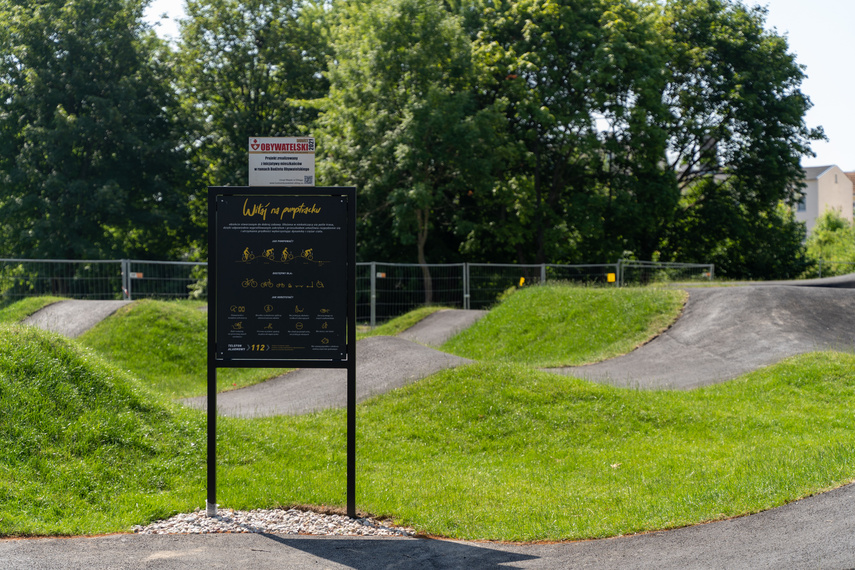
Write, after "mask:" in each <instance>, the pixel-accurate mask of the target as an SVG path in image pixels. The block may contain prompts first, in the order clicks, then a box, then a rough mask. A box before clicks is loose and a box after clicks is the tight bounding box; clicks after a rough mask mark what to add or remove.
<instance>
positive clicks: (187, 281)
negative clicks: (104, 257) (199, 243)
mask: <svg viewBox="0 0 855 570" xmlns="http://www.w3.org/2000/svg"><path fill="white" fill-rule="evenodd" d="M122 265H123V269H122V276H123V290H124V294H125V298H127V299H143V298H149V299H150V298H157V299H182V298H183V299H186V298H197V299H205V298H206V297H207V294H208V264H207V263H192V262H180V261H139V260H129V261H124V262H122Z"/></svg>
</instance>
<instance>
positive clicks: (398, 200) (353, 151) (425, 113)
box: [319, 0, 495, 303]
mask: <svg viewBox="0 0 855 570" xmlns="http://www.w3.org/2000/svg"><path fill="white" fill-rule="evenodd" d="M339 8H340V12H339V13H338V15H337V25H336V27H335V31H334V34H333V46H334V51H335V63H334V65H332V66H331V67H330V70H329V79H330V93H329V97H328V99H327V100H326V101H325V102H324V106H323V108H324V111H323V113H322V116H321V117H320V120H319V125H320V129H319V136H320V137H321V144H320V147H321V148H322V151H323V152H324V160H323V162H322V164H321V168H322V172H323V173H324V176H325V180H326V181H329V182H331V183H342V184H354V185H356V187H357V188H358V190H359V208H360V211H361V214H360V222H361V223H360V228H359V236H360V237H359V240H360V253H361V256H362V257H363V258H364V257H371V256H374V255H378V256H382V258H383V259H390V258H391V259H395V258H396V257H397V258H399V259H403V260H411V259H412V257H413V254H415V258H416V260H417V261H418V263H419V264H421V266H422V269H423V275H424V282H425V290H426V302H428V303H429V302H431V300H432V297H431V275H430V271H429V270H428V267H427V265H426V264H427V260H428V252H429V251H431V250H432V251H433V252H435V257H436V259H434V261H446V260H448V258H449V257H451V256H454V255H455V253H456V252H455V249H456V248H455V246H454V243H455V241H454V240H455V236H457V235H458V233H459V232H460V231H462V230H461V229H460V227H458V222H459V219H458V211H459V209H460V208H461V207H463V206H461V204H463V203H465V202H466V201H467V200H468V199H469V197H470V195H471V194H473V193H474V192H476V191H478V189H479V188H480V187H483V186H484V184H485V179H486V178H487V177H488V176H489V174H490V170H491V167H492V161H493V160H494V155H493V150H494V149H493V148H492V147H491V144H490V141H491V138H490V137H491V133H492V131H493V128H494V127H493V124H492V121H493V120H494V118H495V116H494V114H493V113H492V112H491V110H490V109H489V108H488V109H481V108H479V107H478V105H477V101H476V99H475V96H474V94H473V92H472V89H471V81H472V73H473V68H472V63H471V54H470V42H469V39H468V37H467V36H466V34H465V33H464V32H463V29H462V27H461V24H460V19H459V18H458V17H456V16H454V15H452V14H451V13H450V12H448V11H447V10H446V9H445V8H444V7H443V5H442V4H441V3H440V2H437V1H435V0H393V1H386V0H375V1H371V2H358V3H344V4H341V5H339ZM437 236H438V237H437ZM457 239H458V240H459V238H457ZM443 243H448V244H451V245H450V246H449V247H448V248H447V249H445V250H444V251H443V245H442V244H443ZM408 252H412V253H408Z"/></svg>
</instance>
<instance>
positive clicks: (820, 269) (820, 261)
mask: <svg viewBox="0 0 855 570" xmlns="http://www.w3.org/2000/svg"><path fill="white" fill-rule="evenodd" d="M819 278H820V279H822V258H821V257H820V258H819Z"/></svg>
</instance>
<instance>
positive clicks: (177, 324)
mask: <svg viewBox="0 0 855 570" xmlns="http://www.w3.org/2000/svg"><path fill="white" fill-rule="evenodd" d="M206 306H207V304H206V303H205V302H203V301H150V300H143V301H137V302H135V303H133V304H131V305H126V306H125V307H122V308H121V309H119V311H117V312H116V314H115V315H113V316H112V317H111V318H108V319H105V320H104V321H102V322H100V323H99V324H98V325H96V326H95V327H93V328H92V329H90V330H88V331H86V332H85V333H84V334H83V335H81V336H80V338H79V339H78V340H79V341H80V342H81V343H82V344H83V345H85V346H88V347H90V348H92V349H94V350H96V351H97V352H98V353H100V354H101V355H103V356H105V357H106V358H107V359H108V360H110V361H112V362H113V363H114V364H116V365H117V366H119V367H120V368H123V369H125V370H128V371H130V372H131V373H132V374H134V375H135V376H137V377H138V378H140V379H141V380H143V382H145V383H146V384H147V385H148V386H150V387H151V388H152V389H154V390H155V391H157V392H159V393H162V394H165V395H167V396H170V397H173V398H182V397H191V396H202V395H204V394H205V393H206V390H207V383H208V376H207V356H206V350H207V346H206V345H207V313H206V312H205V311H204V309H205V307H206ZM284 372H285V369H267V368H224V369H220V370H218V371H217V390H218V391H223V390H228V389H233V388H241V387H243V386H248V385H251V384H256V383H258V382H261V381H263V380H266V379H268V378H271V377H273V376H276V375H277V374H282V373H284Z"/></svg>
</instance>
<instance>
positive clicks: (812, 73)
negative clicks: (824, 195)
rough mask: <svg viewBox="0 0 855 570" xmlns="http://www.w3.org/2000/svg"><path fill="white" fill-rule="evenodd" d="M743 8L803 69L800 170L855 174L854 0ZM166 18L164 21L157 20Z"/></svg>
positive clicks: (172, 25) (782, 0) (179, 3)
mask: <svg viewBox="0 0 855 570" xmlns="http://www.w3.org/2000/svg"><path fill="white" fill-rule="evenodd" d="M742 2H743V3H744V4H746V5H756V4H759V5H760V6H764V7H766V8H768V14H767V17H766V27H767V28H769V29H772V28H774V29H776V30H777V32H778V33H779V34H781V35H784V36H786V37H787V41H788V43H789V46H790V51H791V52H792V53H794V54H795V55H796V61H797V62H799V63H800V64H802V65H805V66H806V67H807V69H806V70H805V73H806V74H807V79H805V81H804V82H803V83H802V92H803V93H805V94H806V95H807V96H808V97H809V98H810V100H811V102H812V103H813V108H812V109H811V110H810V111H808V113H807V115H806V117H805V122H806V123H807V125H808V126H809V127H817V126H822V128H823V129H824V130H825V135H826V137H828V141H825V142H815V143H813V151H814V152H815V153H816V157H814V158H811V157H805V158H803V159H802V165H803V166H805V167H808V166H824V165H831V164H836V165H837V166H839V167H840V168H842V169H843V170H845V171H847V172H852V171H855V108H853V107H854V106H855V105H853V102H855V74H853V73H851V71H850V70H849V67H848V64H849V63H850V61H851V58H852V57H853V56H854V55H855V43H853V41H852V31H851V30H852V24H853V23H855V2H853V1H852V0H810V1H806V0H742ZM183 5H184V0H153V1H152V3H151V4H150V5H149V8H148V10H147V11H146V17H147V19H148V21H149V22H152V23H154V22H159V25H158V28H157V29H158V33H159V34H160V35H161V37H172V38H177V37H178V24H177V19H179V18H181V17H182V16H183V14H184V10H183ZM163 13H166V14H168V15H169V18H168V19H161V18H160V15H161V14H163Z"/></svg>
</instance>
